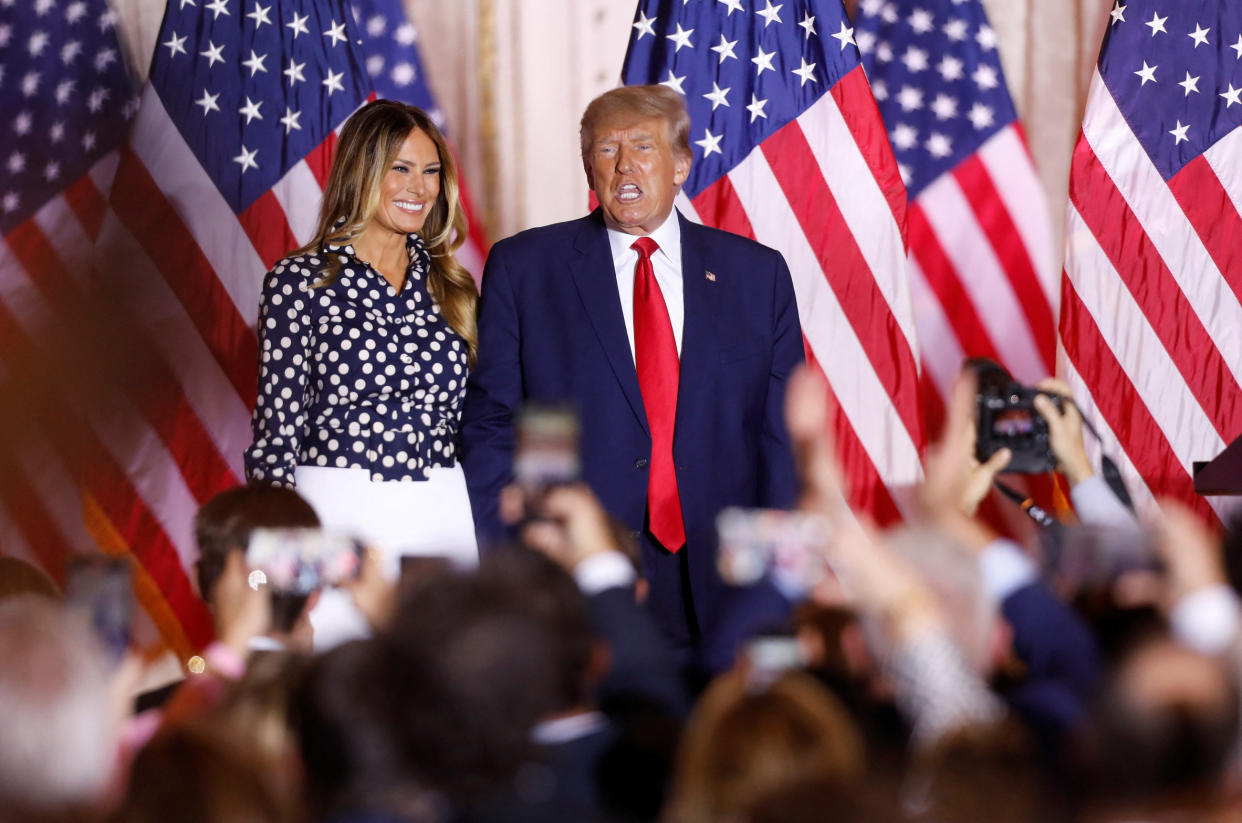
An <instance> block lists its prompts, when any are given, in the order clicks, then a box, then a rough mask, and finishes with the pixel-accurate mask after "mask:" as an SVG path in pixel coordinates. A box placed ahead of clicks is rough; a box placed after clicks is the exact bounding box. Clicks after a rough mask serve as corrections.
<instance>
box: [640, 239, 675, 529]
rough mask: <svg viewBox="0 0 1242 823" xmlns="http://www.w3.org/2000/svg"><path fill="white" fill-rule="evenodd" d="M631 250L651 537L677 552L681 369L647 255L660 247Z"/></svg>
mask: <svg viewBox="0 0 1242 823" xmlns="http://www.w3.org/2000/svg"><path fill="white" fill-rule="evenodd" d="M630 248H632V249H634V250H635V251H637V252H638V265H637V266H635V267H634V361H635V364H636V365H637V367H638V387H639V388H640V389H641V390H642V393H643V406H644V407H646V409H647V426H648V428H650V429H651V462H650V466H649V472H650V473H649V475H648V477H647V516H648V520H649V523H650V528H651V534H652V536H653V537H655V539H656V540H658V541H659V542H660V545H661V546H663V547H664V548H666V549H668V550H669V551H671V552H676V551H678V550H680V549H681V547H682V546H684V545H685V544H686V525H685V522H684V521H683V520H682V517H681V495H679V494H678V493H677V466H676V465H675V464H674V463H673V428H674V426H675V425H676V421H677V380H678V373H679V372H680V370H681V366H680V363H679V362H678V358H677V340H676V339H675V338H674V337H673V324H672V322H670V320H669V317H668V307H667V306H665V305H664V295H663V294H661V293H660V285H659V283H657V282H656V278H655V269H654V268H652V266H651V255H652V253H653V252H654V251H655V250H656V249H658V248H659V246H658V245H656V242H655V241H654V240H652V239H651V238H650V237H640V238H638V239H637V240H635V241H634V244H633V245H632V246H630Z"/></svg>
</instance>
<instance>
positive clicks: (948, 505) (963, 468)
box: [919, 374, 1012, 551]
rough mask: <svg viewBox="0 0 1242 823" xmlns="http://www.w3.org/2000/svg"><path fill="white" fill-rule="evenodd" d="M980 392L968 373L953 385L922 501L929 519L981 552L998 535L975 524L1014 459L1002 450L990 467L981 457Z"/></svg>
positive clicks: (929, 458)
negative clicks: (978, 444)
mask: <svg viewBox="0 0 1242 823" xmlns="http://www.w3.org/2000/svg"><path fill="white" fill-rule="evenodd" d="M976 393H977V392H976V387H975V379H974V376H973V375H970V374H963V375H962V376H960V377H959V378H958V379H957V382H956V383H955V384H954V385H953V394H952V396H951V397H950V398H949V409H948V414H947V416H946V417H945V422H944V429H943V430H942V431H941V434H940V439H939V440H938V441H937V442H936V443H934V444H932V445H931V446H928V448H927V460H926V461H925V474H924V479H923V485H922V486H920V487H919V502H920V503H921V504H922V507H923V511H924V514H925V516H926V517H927V519H928V520H930V521H931V522H933V523H935V524H936V525H937V526H939V527H940V528H942V529H944V530H945V531H947V532H949V533H950V534H952V535H953V536H954V537H956V538H957V539H958V540H959V541H960V542H961V543H963V545H965V546H968V547H970V548H972V549H975V550H977V551H981V550H982V549H983V548H984V547H985V546H986V545H987V544H988V543H990V542H991V541H992V539H993V538H994V537H995V535H993V534H992V533H991V532H990V531H989V530H988V529H987V528H985V527H984V526H983V525H982V524H981V523H979V521H977V520H975V519H974V513H975V510H976V509H977V508H978V507H979V503H980V501H982V500H983V498H984V497H985V496H986V495H987V493H988V489H990V488H991V486H992V481H993V480H994V479H995V477H996V475H997V473H998V472H1000V471H1001V469H1003V468H1004V467H1005V466H1006V465H1008V463H1009V460H1010V458H1011V457H1012V455H1011V454H1010V452H1009V450H1008V449H1001V450H1000V451H998V452H997V453H996V454H994V455H992V456H991V458H989V459H988V461H987V462H986V463H980V462H979V461H978V460H977V459H976V458H975V438H976V432H975V403H976V400H975V397H976Z"/></svg>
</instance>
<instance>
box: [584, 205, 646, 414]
mask: <svg viewBox="0 0 1242 823" xmlns="http://www.w3.org/2000/svg"><path fill="white" fill-rule="evenodd" d="M581 226H582V227H581V230H580V231H579V232H578V236H577V238H576V239H575V241H574V248H573V251H572V253H571V255H570V259H569V266H570V270H571V271H572V273H573V281H574V285H575V286H576V287H577V289H578V296H579V297H580V298H581V299H582V306H583V308H584V309H585V310H586V315H587V317H588V318H589V319H590V321H591V325H592V326H593V327H594V329H595V335H596V337H598V338H599V342H600V346H602V347H603V349H604V354H605V355H606V356H607V358H608V363H609V365H610V366H611V367H612V371H613V373H614V374H615V375H616V377H617V381H618V382H619V383H620V384H621V390H622V392H623V393H624V394H625V399H626V400H628V401H629V404H630V408H631V409H633V411H634V415H635V416H636V417H637V418H638V421H639V422H640V423H641V424H642V426H643V429H644V430H645V431H647V433H648V434H649V435H650V430H648V429H647V412H646V409H644V408H643V396H642V392H641V391H640V390H639V388H638V373H637V372H636V371H635V369H634V355H633V354H632V353H631V352H630V341H629V335H627V334H626V331H625V317H624V315H622V314H621V302H620V295H618V293H617V275H616V270H615V269H614V268H613V265H612V253H611V247H610V246H609V244H608V232H607V229H605V228H604V221H603V218H602V217H600V213H599V210H598V209H597V210H596V211H595V212H593V213H592V214H591V216H590V217H588V218H587V219H585V220H583V221H582V224H581Z"/></svg>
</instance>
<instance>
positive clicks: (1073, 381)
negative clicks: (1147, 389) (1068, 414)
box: [1057, 349, 1159, 517]
mask: <svg viewBox="0 0 1242 823" xmlns="http://www.w3.org/2000/svg"><path fill="white" fill-rule="evenodd" d="M1057 371H1058V372H1059V373H1060V376H1061V379H1062V380H1064V381H1065V382H1066V383H1068V384H1069V387H1070V394H1071V395H1072V396H1073V398H1074V402H1075V403H1077V404H1078V408H1079V410H1081V412H1082V415H1083V417H1084V418H1085V419H1086V420H1087V421H1088V422H1089V423H1091V425H1092V426H1094V427H1095V430H1096V431H1097V432H1099V434H1100V440H1099V441H1097V440H1096V439H1095V438H1094V437H1085V438H1084V440H1083V442H1084V445H1085V446H1086V448H1087V457H1088V458H1089V459H1090V461H1091V465H1093V466H1099V465H1100V455H1101V454H1102V453H1107V454H1108V456H1109V457H1111V458H1112V460H1113V462H1114V463H1116V464H1117V469H1118V470H1119V471H1120V472H1121V480H1122V482H1123V483H1125V486H1126V491H1128V492H1129V493H1130V499H1131V501H1133V503H1134V511H1135V512H1136V513H1137V514H1138V515H1139V516H1140V517H1147V516H1155V515H1156V514H1158V512H1159V506H1157V505H1156V498H1155V496H1154V495H1153V494H1152V492H1151V489H1150V488H1149V487H1148V485H1147V482H1146V481H1145V480H1143V477H1142V475H1141V474H1139V471H1138V469H1136V468H1135V467H1134V464H1133V463H1131V462H1130V456H1129V455H1128V454H1126V452H1125V449H1123V448H1122V447H1121V442H1120V441H1119V440H1118V439H1117V435H1115V434H1114V433H1113V430H1112V427H1110V426H1109V425H1108V421H1107V420H1106V419H1105V418H1104V415H1103V414H1102V413H1101V412H1100V409H1099V407H1098V406H1096V404H1095V397H1094V394H1093V392H1092V391H1091V387H1090V386H1089V385H1088V384H1087V382H1086V381H1085V380H1083V378H1082V375H1080V374H1079V373H1078V371H1077V369H1075V368H1074V364H1073V363H1071V362H1070V359H1069V358H1068V357H1066V356H1065V351H1064V349H1061V350H1060V352H1059V357H1058V369H1057Z"/></svg>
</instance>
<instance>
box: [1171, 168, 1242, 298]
mask: <svg viewBox="0 0 1242 823" xmlns="http://www.w3.org/2000/svg"><path fill="white" fill-rule="evenodd" d="M1169 191H1171V192H1173V196H1174V197H1175V198H1176V199H1177V204H1178V205H1179V206H1181V207H1182V211H1184V212H1185V213H1186V219H1187V220H1189V221H1190V225H1192V226H1194V229H1195V232H1196V233H1197V234H1198V235H1199V238H1200V239H1201V240H1203V245H1204V246H1205V247H1206V248H1207V250H1208V254H1210V255H1211V256H1212V260H1213V261H1215V262H1216V268H1218V269H1220V273H1221V276H1222V277H1224V279H1225V282H1226V283H1228V284H1229V288H1231V289H1233V293H1234V295H1235V296H1237V298H1238V300H1239V301H1242V216H1240V215H1239V214H1238V210H1237V208H1235V207H1234V205H1233V201H1232V200H1230V199H1229V194H1228V193H1227V192H1226V191H1225V187H1224V186H1222V185H1221V183H1220V178H1219V177H1217V176H1216V172H1215V171H1213V170H1212V166H1211V164H1210V163H1208V161H1207V159H1206V158H1205V157H1204V156H1203V155H1202V154H1201V155H1199V156H1198V157H1196V158H1195V159H1194V160H1191V161H1190V162H1189V163H1187V164H1186V165H1185V166H1183V167H1182V170H1181V171H1179V172H1178V173H1177V174H1175V175H1173V177H1172V178H1171V179H1170V180H1169Z"/></svg>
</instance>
